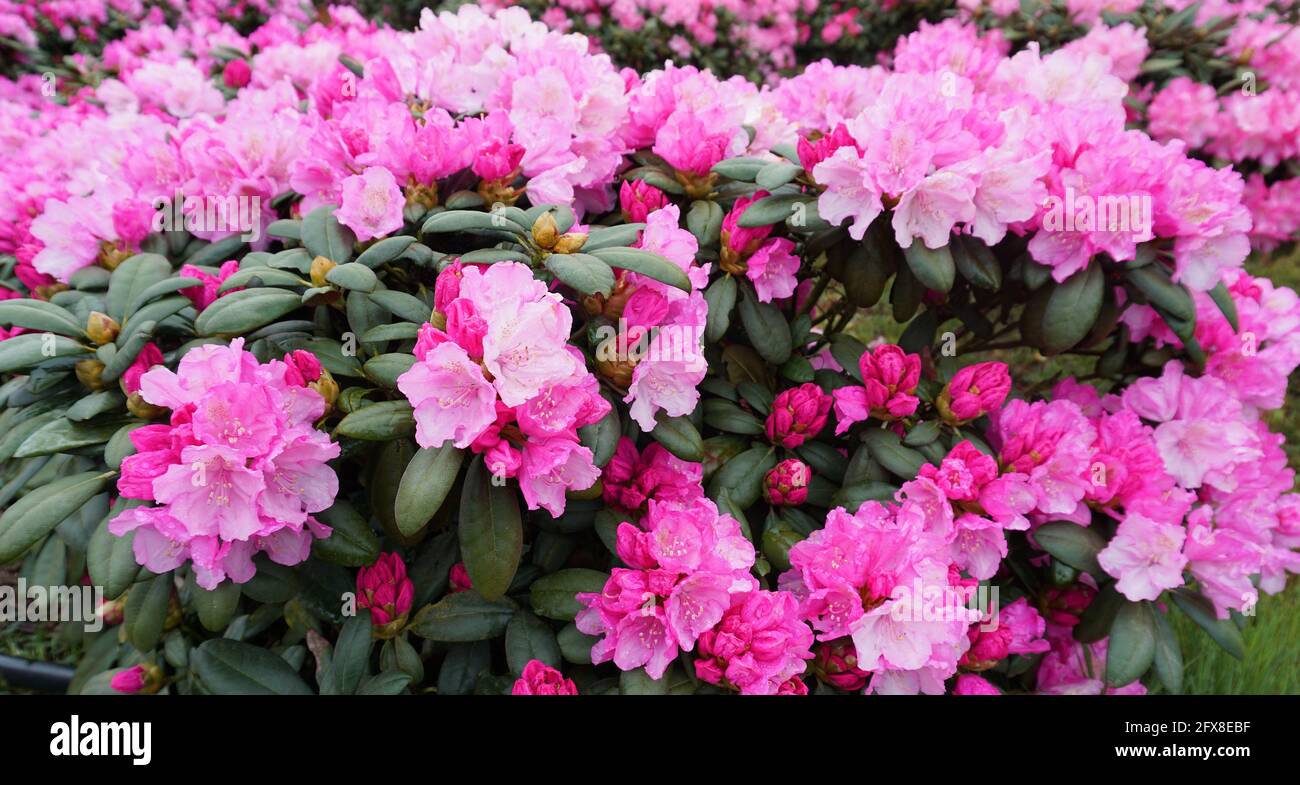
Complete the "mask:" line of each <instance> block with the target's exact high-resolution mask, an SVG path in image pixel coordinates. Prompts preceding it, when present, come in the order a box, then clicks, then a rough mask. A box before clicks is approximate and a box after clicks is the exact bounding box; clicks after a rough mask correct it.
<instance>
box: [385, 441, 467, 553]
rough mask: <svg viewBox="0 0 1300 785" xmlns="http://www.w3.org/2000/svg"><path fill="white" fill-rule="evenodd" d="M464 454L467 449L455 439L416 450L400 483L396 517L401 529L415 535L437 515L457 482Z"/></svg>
mask: <svg viewBox="0 0 1300 785" xmlns="http://www.w3.org/2000/svg"><path fill="white" fill-rule="evenodd" d="M464 457H465V451H464V450H460V449H457V448H456V447H455V446H453V445H452V443H451V442H446V443H445V444H443V446H441V447H431V448H425V449H422V450H420V451H418V452H417V453H415V456H414V457H412V458H411V462H410V463H408V464H407V465H406V471H405V472H404V473H403V474H402V481H401V484H400V485H398V487H397V502H396V511H395V514H394V519H395V520H396V522H397V529H398V531H400V532H401V533H402V534H404V535H407V536H410V535H413V534H415V533H416V532H418V531H419V530H420V529H422V528H424V527H425V525H426V524H428V523H429V521H430V520H432V519H433V516H434V515H435V514H437V512H438V509H439V508H441V507H442V505H443V502H444V501H445V500H446V499H447V494H448V493H449V492H450V491H451V488H452V486H453V485H454V484H455V483H456V476H457V475H458V474H459V473H460V465H461V461H463V460H464Z"/></svg>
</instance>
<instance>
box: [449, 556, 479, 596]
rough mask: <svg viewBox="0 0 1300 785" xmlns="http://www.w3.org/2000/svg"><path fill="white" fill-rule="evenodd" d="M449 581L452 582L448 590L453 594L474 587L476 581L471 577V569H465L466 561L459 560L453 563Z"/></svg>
mask: <svg viewBox="0 0 1300 785" xmlns="http://www.w3.org/2000/svg"><path fill="white" fill-rule="evenodd" d="M447 581H448V582H449V583H450V588H449V589H448V590H449V591H450V592H451V593H452V594H455V593H456V592H462V591H469V590H470V589H472V588H474V582H473V581H471V580H470V579H469V571H468V570H466V569H465V562H463V561H458V562H456V563H455V564H453V565H452V567H451V573H450V574H449V575H448V576H447Z"/></svg>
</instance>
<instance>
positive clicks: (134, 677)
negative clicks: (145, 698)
mask: <svg viewBox="0 0 1300 785" xmlns="http://www.w3.org/2000/svg"><path fill="white" fill-rule="evenodd" d="M108 684H109V686H110V687H112V688H113V689H114V690H117V691H118V692H121V693H125V694H127V695H134V694H135V693H137V692H139V691H141V690H143V689H144V684H145V672H144V666H143V665H132V666H131V667H130V668H127V669H126V670H121V671H118V672H117V673H114V674H113V678H112V679H110V680H109V682H108Z"/></svg>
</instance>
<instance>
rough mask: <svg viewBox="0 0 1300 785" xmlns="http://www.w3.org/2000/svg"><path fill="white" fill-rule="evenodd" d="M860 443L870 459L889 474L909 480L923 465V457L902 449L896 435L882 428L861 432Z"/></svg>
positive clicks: (907, 448) (901, 444)
mask: <svg viewBox="0 0 1300 785" xmlns="http://www.w3.org/2000/svg"><path fill="white" fill-rule="evenodd" d="M862 441H863V443H864V444H866V445H867V450H868V451H870V453H871V457H872V458H874V459H875V461H876V463H879V464H880V465H881V466H883V467H885V470H886V471H888V472H889V473H891V474H893V475H895V476H897V477H900V478H902V479H903V480H911V479H912V478H914V477H916V475H917V474H919V473H920V471H921V467H922V466H924V465H925V463H926V460H925V456H924V455H922V454H921V453H919V452H917V451H916V450H913V449H912V448H910V447H904V446H903V443H902V440H901V439H899V438H898V434H896V433H894V432H893V431H887V430H885V429H884V428H868V429H866V430H865V431H863V432H862Z"/></svg>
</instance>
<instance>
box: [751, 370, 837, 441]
mask: <svg viewBox="0 0 1300 785" xmlns="http://www.w3.org/2000/svg"><path fill="white" fill-rule="evenodd" d="M830 410H831V397H830V396H829V395H827V394H826V393H825V392H823V391H822V388H820V387H818V386H817V385H815V384H813V383H812V382H807V383H805V384H801V385H799V386H798V387H792V388H790V389H788V390H783V391H781V393H780V394H779V395H777V396H776V399H775V400H774V401H772V412H771V413H770V414H769V415H768V416H767V423H766V425H765V429H766V431H767V438H768V440H769V441H770V442H772V443H773V444H775V445H778V446H780V447H787V448H790V449H794V448H795V447H798V446H799V445H801V444H803V443H804V442H806V441H808V440H809V439H812V438H815V437H816V436H817V434H818V433H820V432H821V429H822V427H823V426H825V425H826V416H827V415H828V414H830Z"/></svg>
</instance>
